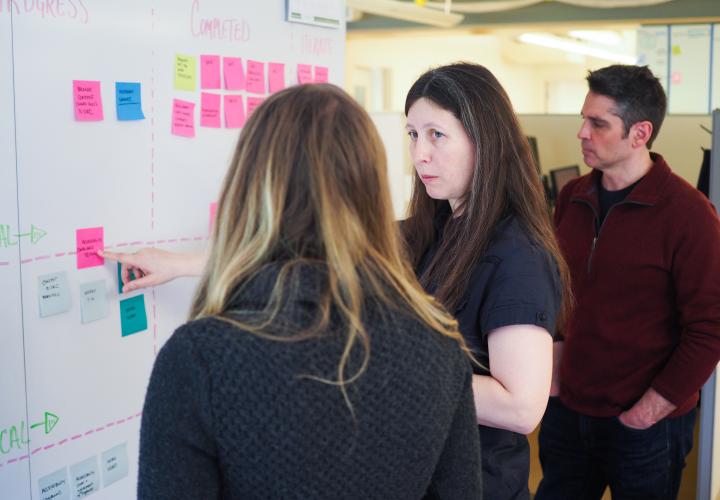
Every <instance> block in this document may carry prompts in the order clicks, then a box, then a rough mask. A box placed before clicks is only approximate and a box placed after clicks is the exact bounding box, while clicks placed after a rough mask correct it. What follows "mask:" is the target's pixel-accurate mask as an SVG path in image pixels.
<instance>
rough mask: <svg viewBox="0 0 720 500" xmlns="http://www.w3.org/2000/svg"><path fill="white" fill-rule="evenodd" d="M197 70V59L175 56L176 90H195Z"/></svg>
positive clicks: (180, 55)
mask: <svg viewBox="0 0 720 500" xmlns="http://www.w3.org/2000/svg"><path fill="white" fill-rule="evenodd" d="M196 81H197V70H196V69H195V58H194V57H193V56H186V55H182V54H176V55H175V88H176V89H177V90H190V91H193V90H195V85H196V83H195V82H196Z"/></svg>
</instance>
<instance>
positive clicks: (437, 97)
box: [402, 63, 571, 325]
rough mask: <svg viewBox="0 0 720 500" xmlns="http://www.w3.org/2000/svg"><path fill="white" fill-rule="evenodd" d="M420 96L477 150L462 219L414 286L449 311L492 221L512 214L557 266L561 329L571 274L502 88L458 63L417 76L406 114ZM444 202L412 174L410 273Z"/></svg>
mask: <svg viewBox="0 0 720 500" xmlns="http://www.w3.org/2000/svg"><path fill="white" fill-rule="evenodd" d="M421 98H425V99H429V100H430V101H432V102H433V103H435V104H437V105H438V106H440V107H441V108H443V109H446V110H448V111H450V112H451V113H453V115H454V116H455V117H456V118H457V119H458V120H459V121H460V122H461V123H462V125H463V127H464V128H465V131H466V132H467V134H468V136H469V137H470V140H471V141H472V143H473V145H474V146H475V170H474V172H473V176H472V180H471V181H470V187H469V190H468V192H467V193H466V194H465V196H464V197H463V199H462V200H460V205H459V210H460V213H461V215H460V216H459V217H457V218H454V219H453V218H450V221H451V222H450V223H448V224H446V225H445V228H444V231H445V232H444V236H443V238H442V242H441V243H440V246H439V248H438V251H437V252H436V253H435V256H434V258H433V259H432V261H431V262H429V263H428V265H427V266H425V269H424V271H423V274H422V276H420V283H421V284H422V285H423V286H425V287H426V288H427V287H429V286H432V287H433V288H434V294H435V297H436V298H437V299H438V300H439V301H440V302H441V303H442V304H443V305H445V307H447V308H448V309H449V310H450V311H453V310H454V309H455V307H456V306H457V304H458V302H459V301H460V299H461V297H462V296H463V294H464V293H465V290H466V288H467V285H468V281H469V279H470V276H471V274H472V269H474V267H475V265H476V263H477V262H478V261H479V260H480V259H481V258H482V256H483V255H484V253H485V251H486V249H487V247H488V244H489V243H490V240H491V239H492V237H493V235H494V233H495V228H496V226H497V224H498V222H499V221H500V220H501V219H502V218H503V217H504V216H506V215H508V214H510V213H512V214H514V215H515V216H516V217H517V218H518V219H519V221H520V222H521V224H522V225H523V226H524V227H525V229H526V230H527V231H528V233H529V235H530V237H531V239H532V241H533V242H534V243H535V244H537V245H538V246H540V247H541V248H543V249H545V250H546V252H547V254H548V256H549V258H552V259H553V260H554V263H555V264H556V265H557V268H558V270H559V276H560V286H561V288H562V297H563V302H562V306H561V310H560V315H559V321H558V325H561V324H562V322H563V321H564V320H565V319H566V318H567V314H568V312H569V307H570V303H571V291H570V274H569V271H568V268H567V265H566V263H565V260H564V259H563V257H562V255H561V253H560V248H559V246H558V243H557V240H556V238H555V233H554V231H553V227H552V222H551V221H550V215H549V212H548V205H547V200H546V198H545V191H544V189H543V186H542V183H541V180H540V175H539V172H538V169H537V165H536V164H535V161H534V159H533V156H532V153H531V151H530V146H529V143H528V141H527V139H526V137H525V136H524V134H523V133H522V131H521V128H520V124H519V122H518V120H517V117H516V116H515V113H514V111H513V108H512V104H511V103H510V99H509V98H508V96H507V94H506V93H505V90H504V89H503V88H502V86H501V85H500V82H498V81H497V79H496V78H495V77H494V76H493V74H492V73H491V72H490V71H488V69H487V68H485V67H483V66H480V65H478V64H470V63H456V64H451V65H448V66H441V67H439V68H435V69H431V70H429V71H427V72H426V73H424V74H423V75H422V76H420V78H418V80H417V81H416V82H415V83H414V84H413V86H412V87H411V88H410V91H409V92H408V95H407V98H406V100H405V115H406V116H407V114H408V111H409V110H410V107H411V106H412V105H413V104H414V103H415V102H416V101H417V100H418V99H421ZM446 204H447V201H445V200H434V199H432V198H430V196H428V194H427V193H426V192H425V188H424V186H423V184H422V181H421V180H420V178H419V176H417V175H416V176H415V181H414V184H413V193H412V198H411V200H410V208H409V213H408V215H409V217H408V219H407V220H406V221H405V222H404V223H403V225H402V227H403V232H404V234H405V240H406V242H407V248H408V253H409V257H410V259H411V261H412V263H413V265H414V267H415V268H416V269H417V268H418V266H419V264H420V261H421V259H422V258H423V256H424V255H425V253H426V252H427V250H428V249H429V247H430V246H431V245H432V244H433V243H434V240H435V237H436V229H435V219H436V216H437V215H438V211H439V210H441V209H443V208H446V207H444V205H446Z"/></svg>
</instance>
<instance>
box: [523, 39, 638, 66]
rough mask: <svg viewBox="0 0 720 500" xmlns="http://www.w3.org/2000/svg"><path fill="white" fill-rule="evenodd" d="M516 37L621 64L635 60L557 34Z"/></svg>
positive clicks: (533, 43)
mask: <svg viewBox="0 0 720 500" xmlns="http://www.w3.org/2000/svg"><path fill="white" fill-rule="evenodd" d="M518 39H519V40H520V41H521V42H523V43H529V44H532V45H540V46H541V47H548V48H550V49H557V50H562V51H564V52H571V53H573V54H582V55H585V56H590V57H595V58H597V59H604V60H606V61H613V62H619V63H622V64H635V62H636V60H637V58H636V57H635V56H630V55H627V54H619V53H617V52H611V51H609V50H605V49H599V48H596V47H590V46H589V45H584V44H582V43H578V42H574V41H572V40H569V39H567V38H561V37H559V36H555V35H550V34H546V33H523V34H522V35H520V36H519V37H518Z"/></svg>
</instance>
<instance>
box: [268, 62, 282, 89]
mask: <svg viewBox="0 0 720 500" xmlns="http://www.w3.org/2000/svg"><path fill="white" fill-rule="evenodd" d="M268 83H269V84H270V93H271V94H272V93H273V92H277V91H278V90H282V89H284V88H285V65H284V64H283V63H273V62H271V63H268Z"/></svg>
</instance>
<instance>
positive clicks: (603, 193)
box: [598, 177, 642, 224]
mask: <svg viewBox="0 0 720 500" xmlns="http://www.w3.org/2000/svg"><path fill="white" fill-rule="evenodd" d="M640 180H642V179H638V180H637V181H635V182H634V183H632V184H630V185H629V186H628V187H626V188H623V189H619V190H617V191H610V190H609V189H605V188H604V187H603V185H602V177H600V178H599V180H598V200H599V201H600V220H599V221H598V223H599V224H602V223H603V221H604V220H605V217H607V214H608V212H609V211H610V209H611V208H612V207H613V206H614V205H617V204H618V203H620V202H622V201H624V200H625V198H626V197H627V195H629V194H630V191H632V190H633V188H634V187H635V186H637V184H638V182H640Z"/></svg>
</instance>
